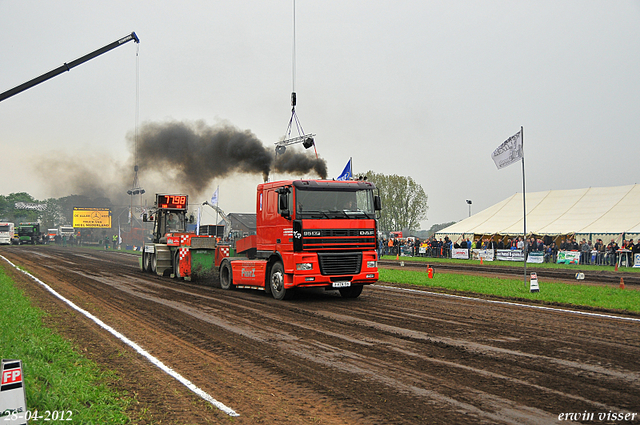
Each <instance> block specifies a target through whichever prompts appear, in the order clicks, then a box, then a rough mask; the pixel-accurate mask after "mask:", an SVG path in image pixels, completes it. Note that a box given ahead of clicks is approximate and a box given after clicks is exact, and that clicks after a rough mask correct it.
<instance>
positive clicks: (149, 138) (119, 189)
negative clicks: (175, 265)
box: [36, 121, 327, 202]
mask: <svg viewBox="0 0 640 425" xmlns="http://www.w3.org/2000/svg"><path fill="white" fill-rule="evenodd" d="M127 139H128V143H129V147H130V157H129V158H128V159H127V160H126V161H125V162H124V163H119V162H117V161H110V160H108V159H105V158H104V157H93V158H89V157H87V158H76V159H74V161H73V163H72V165H71V166H69V163H68V162H67V161H63V160H59V161H56V160H52V158H51V156H48V157H47V158H43V160H42V161H40V163H39V164H38V165H37V167H36V170H37V171H38V172H39V173H40V174H41V175H42V177H43V178H44V179H45V181H46V182H47V183H50V184H51V189H52V192H53V193H52V196H66V195H69V194H78V195H87V196H93V197H95V196H103V197H108V198H111V199H112V201H114V202H118V200H122V201H123V202H126V199H127V196H126V191H127V189H129V188H131V185H132V181H133V174H132V170H133V166H134V165H136V164H137V165H138V166H139V172H138V175H139V178H140V181H141V182H142V184H143V186H144V187H145V188H146V189H147V191H150V190H153V188H158V190H160V191H166V190H173V189H172V188H178V189H179V190H181V191H182V192H183V193H186V194H190V195H193V196H197V195H200V194H202V193H203V192H204V191H205V190H206V189H207V188H208V187H209V186H210V185H211V184H212V183H213V180H214V179H216V178H225V177H229V176H231V175H234V174H253V175H259V176H261V177H262V178H263V179H264V181H266V180H267V178H268V177H269V175H270V173H272V172H277V173H281V174H289V175H293V176H301V175H306V174H315V175H317V176H318V177H320V178H322V179H324V178H326V177H327V164H326V162H325V160H324V159H318V158H316V157H315V155H313V153H311V152H306V151H303V150H301V149H300V148H299V147H294V146H289V147H287V150H286V152H285V153H284V154H281V155H278V156H276V155H275V146H272V147H271V148H268V147H266V146H265V145H263V143H262V142H261V141H260V140H259V139H258V138H257V137H256V136H255V135H254V134H253V133H252V132H251V131H249V130H244V131H243V130H239V129H237V128H235V127H234V126H232V125H230V124H219V125H216V126H210V125H207V124H205V123H204V122H202V121H198V122H195V123H192V122H179V121H168V122H162V123H157V122H148V123H145V124H143V125H141V127H140V130H139V132H138V137H137V140H136V137H135V136H134V134H133V133H130V134H128V135H127ZM136 145H137V146H136ZM60 157H64V156H63V155H61V156H60ZM52 175H55V176H56V179H55V181H52V180H51V176H52ZM123 194H125V195H123Z"/></svg>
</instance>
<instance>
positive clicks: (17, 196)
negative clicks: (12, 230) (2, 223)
mask: <svg viewBox="0 0 640 425" xmlns="http://www.w3.org/2000/svg"><path fill="white" fill-rule="evenodd" d="M2 198H3V202H1V203H0V207H1V208H2V210H0V217H3V218H6V219H7V220H9V221H12V222H14V223H22V222H31V221H38V217H39V216H40V213H41V211H36V210H25V209H16V208H15V205H16V202H26V203H29V204H38V203H40V201H38V200H37V199H34V198H33V197H32V196H31V195H29V194H28V193H26V192H18V193H11V194H9V195H7V196H3V197H2Z"/></svg>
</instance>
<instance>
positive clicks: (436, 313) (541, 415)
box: [0, 246, 640, 424]
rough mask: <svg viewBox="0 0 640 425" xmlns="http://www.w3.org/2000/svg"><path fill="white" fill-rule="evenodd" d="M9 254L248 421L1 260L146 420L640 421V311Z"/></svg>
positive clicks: (68, 253)
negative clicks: (566, 416) (346, 292)
mask: <svg viewBox="0 0 640 425" xmlns="http://www.w3.org/2000/svg"><path fill="white" fill-rule="evenodd" d="M0 255H2V256H4V257H5V258H6V259H8V260H10V261H11V262H13V263H15V264H16V265H19V266H21V267H23V268H24V269H26V270H27V271H29V272H31V273H32V274H33V275H35V276H36V277H38V278H39V279H41V280H42V281H43V282H45V283H46V284H48V285H50V286H51V287H52V288H53V289H54V290H55V291H57V292H58V293H60V294H61V295H62V296H63V297H65V298H67V299H69V300H71V301H72V302H73V303H75V304H76V305H77V306H79V307H80V308H82V309H85V310H87V311H88V312H90V313H91V314H93V315H95V316H97V317H98V318H100V319H101V320H102V321H104V322H105V323H106V324H108V325H109V326H111V327H113V328H114V329H116V330H117V331H119V332H121V333H122V334H124V335H125V336H126V337H128V338H129V339H131V340H133V341H135V342H136V343H138V344H139V345H141V346H142V347H143V348H144V349H145V350H147V351H148V352H149V353H151V354H152V355H153V356H155V357H156V358H158V359H159V360H161V361H162V362H163V363H164V364H166V365H167V366H169V367H171V368H172V369H173V370H175V371H176V372H178V373H180V374H181V375H182V376H184V377H185V378H186V379H189V380H190V381H191V382H193V383H194V384H195V385H197V386H198V387H199V388H201V389H202V390H204V391H205V392H206V393H208V394H209V395H211V396H212V397H213V398H215V399H216V400H218V401H220V402H221V403H223V404H224V405H226V406H228V407H229V408H231V409H233V410H234V411H236V412H237V413H238V414H239V415H240V416H238V417H231V416H229V415H227V414H226V413H224V412H222V411H220V410H218V409H217V408H216V407H214V406H213V405H212V404H211V403H209V402H207V401H204V400H203V399H201V398H200V397H199V396H197V395H196V394H194V393H193V392H191V391H190V390H189V389H187V388H186V387H185V386H184V385H182V384H180V383H179V382H177V381H176V380H175V379H174V378H172V377H170V376H168V375H167V374H166V373H164V372H162V371H160V370H159V369H158V368H157V367H156V366H154V365H152V364H151V363H150V362H149V361H148V360H146V359H145V358H143V357H142V356H141V355H139V354H137V353H136V352H135V351H134V350H133V349H131V348H129V347H128V346H126V345H125V344H124V343H122V342H121V341H120V340H118V339H116V338H115V337H113V336H112V335H111V334H109V333H107V332H106V331H104V330H103V329H101V328H100V327H99V326H97V325H96V324H95V323H94V322H92V321H91V320H89V319H88V318H86V317H85V316H83V315H81V314H80V313H78V312H76V311H74V310H72V309H71V308H70V307H69V306H67V305H66V304H64V303H63V302H62V301H61V300H59V299H58V298H56V297H54V296H53V295H52V294H51V293H50V292H48V291H46V290H45V289H43V287H42V286H41V285H40V284H38V283H36V282H35V281H33V280H32V279H30V278H29V277H27V276H26V275H24V274H22V273H20V272H17V271H15V270H14V269H13V268H12V267H11V266H9V265H8V263H7V262H6V261H4V260H2V259H0V264H1V265H0V267H4V268H5V269H6V270H7V271H8V272H9V273H10V274H11V275H12V276H13V277H14V278H15V279H16V281H17V284H18V286H19V287H20V288H22V289H23V290H24V291H25V292H26V294H27V295H28V296H29V297H30V298H31V299H32V300H33V301H34V304H36V305H38V306H39V307H41V308H42V309H44V310H46V311H47V312H48V313H49V314H50V315H49V316H48V318H47V319H46V320H47V322H48V324H49V325H51V326H53V327H55V328H56V329H57V330H58V331H59V332H61V333H62V334H64V335H65V336H66V337H68V338H69V339H71V340H73V341H74V343H75V344H76V345H77V346H78V347H79V350H81V351H82V352H83V353H84V354H85V355H86V356H88V357H89V358H91V359H93V360H95V361H96V362H98V363H99V364H100V365H102V366H103V367H104V368H107V369H110V370H114V371H116V372H117V374H118V375H119V376H120V377H121V378H122V379H121V380H120V381H119V382H118V383H117V384H116V385H117V386H118V387H119V389H120V390H126V391H127V392H128V393H129V394H131V395H132V396H135V397H136V400H137V403H136V404H134V405H133V406H132V411H131V412H130V413H131V415H132V417H134V418H135V419H134V422H135V423H141V424H147V423H158V424H212V423H242V424H276V423H277V424H463V423H464V424H549V423H556V422H558V417H559V414H561V413H580V414H581V415H583V416H582V417H585V416H584V414H591V413H593V414H594V418H593V420H583V421H582V422H583V423H620V421H607V420H606V416H605V417H604V418H603V420H598V414H605V415H606V414H608V413H609V412H615V413H618V412H626V413H640V320H639V317H638V316H637V315H636V316H626V317H625V316H624V315H621V314H615V313H613V312H611V313H607V312H597V314H599V315H592V314H593V313H594V312H593V311H589V312H586V313H588V314H576V313H575V312H569V311H561V310H549V309H536V308H527V307H523V306H518V305H513V304H507V303H505V304H499V303H492V302H488V301H483V300H474V299H466V298H458V297H450V296H447V295H446V294H437V293H432V292H429V291H426V290H421V289H419V288H414V289H410V288H409V287H407V286H403V285H391V284H386V283H382V282H381V283H379V284H377V285H375V286H372V287H367V288H365V290H364V292H363V294H362V295H361V296H360V298H358V299H355V300H350V299H342V298H341V297H339V296H338V295H337V294H335V293H333V292H324V291H308V292H304V293H301V294H298V296H297V297H296V298H295V299H294V300H292V301H284V302H283V301H276V300H274V299H272V298H270V297H267V296H266V295H265V294H264V293H263V292H259V291H251V290H234V291H223V290H222V289H220V288H219V287H218V286H217V284H214V283H211V282H200V283H192V282H184V281H178V280H172V279H169V278H167V277H164V278H162V277H158V276H154V275H150V274H144V273H142V272H140V271H139V269H138V257H136V256H133V255H129V254H124V253H119V252H101V251H89V250H80V249H71V248H61V247H60V248H57V247H50V246H35V247H28V246H19V247H13V246H11V247H1V248H0ZM609 315H612V316H619V317H618V318H614V317H609ZM0 354H1V353H0ZM60 408H61V409H63V408H64V406H60ZM585 418H586V417H585ZM632 423H640V418H638V415H636V416H635V421H634V422H632Z"/></svg>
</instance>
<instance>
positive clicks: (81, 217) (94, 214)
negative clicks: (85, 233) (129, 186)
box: [73, 207, 111, 229]
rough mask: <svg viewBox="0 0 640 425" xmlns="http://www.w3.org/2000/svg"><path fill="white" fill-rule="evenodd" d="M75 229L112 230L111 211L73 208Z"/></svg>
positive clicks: (106, 209)
mask: <svg viewBox="0 0 640 425" xmlns="http://www.w3.org/2000/svg"><path fill="white" fill-rule="evenodd" d="M73 227H79V228H93V229H110V228H111V210H110V209H109V208H78V207H73Z"/></svg>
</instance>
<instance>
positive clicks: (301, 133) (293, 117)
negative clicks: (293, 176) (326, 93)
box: [284, 0, 318, 158]
mask: <svg viewBox="0 0 640 425" xmlns="http://www.w3.org/2000/svg"><path fill="white" fill-rule="evenodd" d="M291 57H292V60H291V68H292V69H291V74H292V80H293V84H292V91H291V118H290V119H289V124H288V126H287V131H286V132H285V137H284V138H285V140H286V139H289V138H290V137H291V129H292V126H293V122H294V120H295V125H296V130H297V131H298V136H304V134H305V133H304V129H303V128H302V124H301V123H300V120H299V119H298V114H296V103H297V100H296V0H293V50H292V53H291ZM313 150H314V151H315V154H316V158H318V151H317V150H316V144H315V142H314V143H313Z"/></svg>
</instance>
